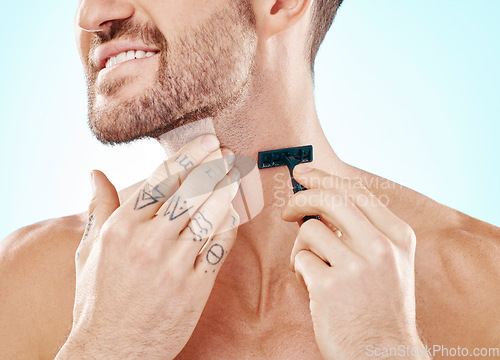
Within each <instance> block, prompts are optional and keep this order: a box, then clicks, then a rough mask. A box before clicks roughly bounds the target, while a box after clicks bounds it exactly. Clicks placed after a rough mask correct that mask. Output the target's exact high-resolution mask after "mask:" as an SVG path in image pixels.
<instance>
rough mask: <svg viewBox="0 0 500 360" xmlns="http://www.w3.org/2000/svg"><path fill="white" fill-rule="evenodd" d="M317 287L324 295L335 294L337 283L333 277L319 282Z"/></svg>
mask: <svg viewBox="0 0 500 360" xmlns="http://www.w3.org/2000/svg"><path fill="white" fill-rule="evenodd" d="M318 287H319V288H320V289H321V290H322V292H323V293H325V295H329V294H335V293H336V292H337V291H336V290H337V288H338V281H337V279H336V278H335V277H334V276H328V277H326V278H324V279H321V280H320V281H319V283H318Z"/></svg>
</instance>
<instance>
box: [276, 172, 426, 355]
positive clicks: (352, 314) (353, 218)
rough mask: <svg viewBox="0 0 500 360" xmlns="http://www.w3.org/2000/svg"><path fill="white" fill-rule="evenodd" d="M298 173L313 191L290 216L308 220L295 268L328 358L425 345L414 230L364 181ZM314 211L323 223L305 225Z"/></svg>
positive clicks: (291, 205) (287, 211)
mask: <svg viewBox="0 0 500 360" xmlns="http://www.w3.org/2000/svg"><path fill="white" fill-rule="evenodd" d="M294 176H295V179H296V180H297V181H298V182H300V183H301V184H302V185H304V186H305V187H306V188H308V189H309V190H305V191H301V192H298V193H296V194H294V195H293V196H292V197H291V198H290V200H289V202H288V204H287V206H286V207H285V208H284V210H283V212H282V218H283V219H284V220H286V221H298V222H299V224H300V225H301V226H300V229H299V233H298V236H297V238H296V240H295V244H294V247H293V250H292V254H291V260H290V266H291V270H292V271H295V273H296V276H297V278H298V279H299V281H301V282H303V284H304V285H305V286H306V288H307V291H308V292H309V298H310V311H311V316H312V321H313V325H314V332H315V337H316V341H317V344H318V346H319V349H320V351H321V353H322V355H323V358H324V359H327V360H329V359H332V360H333V359H353V360H358V359H364V358H366V350H367V347H368V346H370V345H371V346H372V347H376V348H384V347H387V348H389V347H396V348H397V347H398V346H408V347H411V348H419V347H421V346H422V342H421V340H420V338H419V335H418V333H417V329H416V320H415V277H414V255H415V241H416V239H415V234H414V232H413V230H412V229H411V227H410V226H409V225H408V224H406V223H405V222H403V221H402V220H401V219H399V218H398V217H397V216H396V215H394V214H393V213H392V212H391V211H390V210H389V209H388V208H387V207H386V206H385V205H384V204H383V203H382V202H381V201H380V200H379V199H377V198H376V197H375V196H374V195H373V194H372V193H371V192H369V191H368V190H367V189H366V187H364V186H363V185H362V184H361V183H360V182H355V181H353V180H349V179H343V178H339V177H336V176H334V175H331V174H328V173H325V172H323V171H320V170H317V169H311V168H310V167H308V166H307V165H305V166H304V165H298V166H297V167H296V168H295V171H294ZM306 215H319V217H320V220H317V219H310V220H308V221H306V222H304V223H302V220H301V219H302V218H303V217H304V216H306ZM419 356H420V355H419ZM414 358H415V357H414ZM419 359H429V358H428V357H427V356H426V355H421V357H419Z"/></svg>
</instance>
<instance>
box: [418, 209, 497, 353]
mask: <svg viewBox="0 0 500 360" xmlns="http://www.w3.org/2000/svg"><path fill="white" fill-rule="evenodd" d="M445 208H446V207H445ZM442 211H443V213H446V214H448V215H449V216H445V217H444V219H445V220H444V221H443V222H442V223H441V224H439V225H437V224H432V226H431V228H432V230H430V231H429V230H427V232H428V233H429V234H428V235H427V237H426V238H424V239H422V240H421V241H419V240H418V239H417V253H416V260H415V263H416V266H415V268H416V280H417V282H416V286H417V315H418V320H419V322H420V323H421V324H425V325H424V326H423V328H424V333H425V334H424V336H425V337H426V339H427V341H428V342H430V343H432V344H435V345H448V346H455V347H456V346H461V347H469V348H470V349H473V348H480V347H493V346H495V347H498V345H499V344H498V339H500V323H499V322H498V319H499V318H500V228H498V227H496V226H494V225H492V224H488V223H486V222H483V221H481V220H478V219H475V218H472V217H470V216H468V215H466V214H463V213H461V212H458V211H456V210H453V209H449V208H446V209H443V210H442ZM438 219H439V218H438ZM486 358H487V357H484V359H486Z"/></svg>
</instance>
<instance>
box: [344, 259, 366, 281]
mask: <svg viewBox="0 0 500 360" xmlns="http://www.w3.org/2000/svg"><path fill="white" fill-rule="evenodd" d="M347 271H348V272H349V273H350V274H351V275H352V276H353V277H356V278H357V277H361V276H363V275H364V274H366V273H367V272H369V267H368V263H367V262H366V261H364V260H363V259H353V260H352V261H350V262H349V265H347Z"/></svg>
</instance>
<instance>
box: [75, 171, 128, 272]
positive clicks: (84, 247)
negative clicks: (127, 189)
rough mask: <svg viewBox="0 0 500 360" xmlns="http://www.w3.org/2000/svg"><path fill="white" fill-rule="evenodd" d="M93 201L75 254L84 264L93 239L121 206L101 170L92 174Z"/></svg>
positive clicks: (114, 190) (77, 259)
mask: <svg viewBox="0 0 500 360" xmlns="http://www.w3.org/2000/svg"><path fill="white" fill-rule="evenodd" d="M91 182H92V200H91V201H90V205H89V217H88V220H87V225H86V226H85V232H84V234H83V237H82V240H81V241H80V245H79V247H78V249H77V252H76V254H75V256H76V261H77V263H79V264H84V263H85V262H86V260H87V258H88V255H89V253H90V249H91V245H92V239H93V238H94V236H95V234H98V233H99V232H100V230H101V228H102V226H103V224H104V223H105V222H106V220H108V218H109V217H110V216H111V214H112V213H113V212H114V211H115V210H116V209H117V208H118V207H119V206H120V199H119V197H118V193H117V192H116V189H115V187H114V186H113V184H112V183H111V182H110V181H109V180H108V178H107V177H106V175H104V174H103V173H102V172H101V171H99V170H94V171H92V172H91Z"/></svg>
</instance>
